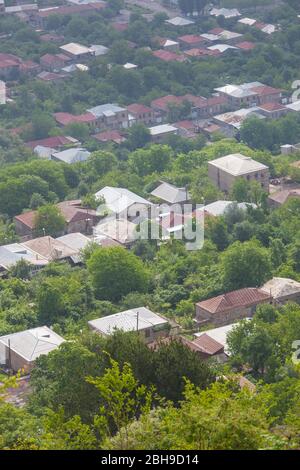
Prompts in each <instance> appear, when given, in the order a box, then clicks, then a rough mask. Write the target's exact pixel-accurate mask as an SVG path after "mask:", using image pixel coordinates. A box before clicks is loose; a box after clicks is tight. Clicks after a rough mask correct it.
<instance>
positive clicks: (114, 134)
mask: <svg viewBox="0 0 300 470" xmlns="http://www.w3.org/2000/svg"><path fill="white" fill-rule="evenodd" d="M93 139H96V140H98V142H101V143H103V144H105V143H107V142H112V143H114V144H117V145H120V144H122V143H123V142H125V141H126V137H125V136H124V135H123V134H122V133H121V132H120V131H102V132H98V133H97V134H94V135H93Z"/></svg>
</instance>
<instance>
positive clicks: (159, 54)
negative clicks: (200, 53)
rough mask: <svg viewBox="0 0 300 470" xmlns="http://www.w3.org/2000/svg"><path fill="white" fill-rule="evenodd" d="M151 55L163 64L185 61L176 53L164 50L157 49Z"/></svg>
mask: <svg viewBox="0 0 300 470" xmlns="http://www.w3.org/2000/svg"><path fill="white" fill-rule="evenodd" d="M152 55H153V56H154V57H156V58H157V59H160V60H163V61H164V62H184V61H185V60H186V58H185V56H184V55H183V54H178V53H177V52H172V51H169V50H165V49H158V50H157V51H153V52H152Z"/></svg>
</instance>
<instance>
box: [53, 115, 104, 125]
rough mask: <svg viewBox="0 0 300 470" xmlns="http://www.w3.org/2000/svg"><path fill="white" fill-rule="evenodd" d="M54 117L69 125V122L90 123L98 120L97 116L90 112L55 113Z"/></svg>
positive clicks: (59, 121) (60, 122)
mask: <svg viewBox="0 0 300 470" xmlns="http://www.w3.org/2000/svg"><path fill="white" fill-rule="evenodd" d="M54 118H55V120H56V121H57V122H58V123H59V124H61V125H62V126H67V125H68V124H72V123H74V122H82V123H89V122H93V121H96V118H95V116H94V115H93V114H92V113H88V112H87V113H84V114H78V115H75V114H70V113H54Z"/></svg>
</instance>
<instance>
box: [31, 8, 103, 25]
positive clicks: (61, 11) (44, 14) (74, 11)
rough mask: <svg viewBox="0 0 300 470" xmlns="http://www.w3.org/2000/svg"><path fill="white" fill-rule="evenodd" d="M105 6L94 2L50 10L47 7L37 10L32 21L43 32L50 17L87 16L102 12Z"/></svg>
mask: <svg viewBox="0 0 300 470" xmlns="http://www.w3.org/2000/svg"><path fill="white" fill-rule="evenodd" d="M105 6H106V4H105V2H95V3H88V4H79V5H62V6H55V7H51V8H49V7H48V8H44V9H39V10H38V12H37V13H36V15H35V17H34V19H33V21H34V25H35V26H36V27H38V28H40V29H43V30H45V29H46V27H47V21H48V18H49V17H50V16H52V15H57V16H66V15H70V16H75V15H78V16H88V15H91V14H93V13H95V12H97V11H101V10H103V9H104V8H105Z"/></svg>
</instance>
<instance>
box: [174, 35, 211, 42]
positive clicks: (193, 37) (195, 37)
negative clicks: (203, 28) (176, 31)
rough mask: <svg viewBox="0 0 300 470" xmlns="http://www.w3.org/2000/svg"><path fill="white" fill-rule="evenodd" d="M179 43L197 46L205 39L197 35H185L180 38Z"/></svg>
mask: <svg viewBox="0 0 300 470" xmlns="http://www.w3.org/2000/svg"><path fill="white" fill-rule="evenodd" d="M178 39H179V41H181V42H185V43H186V44H197V43H199V42H205V39H204V38H203V37H202V36H198V35H197V34H186V35H185V36H180V37H179V38H178Z"/></svg>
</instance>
